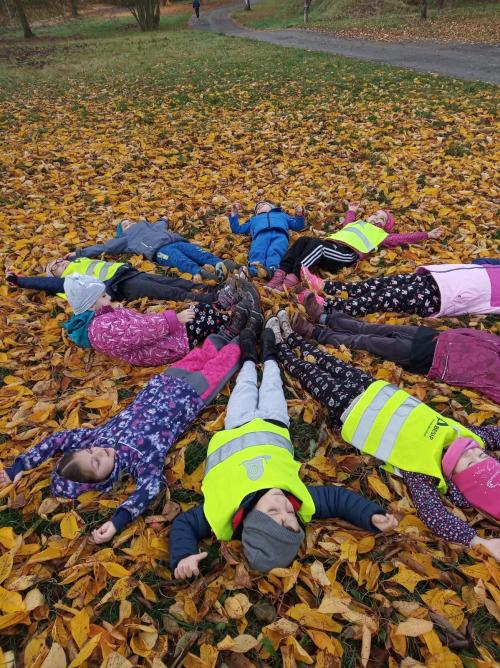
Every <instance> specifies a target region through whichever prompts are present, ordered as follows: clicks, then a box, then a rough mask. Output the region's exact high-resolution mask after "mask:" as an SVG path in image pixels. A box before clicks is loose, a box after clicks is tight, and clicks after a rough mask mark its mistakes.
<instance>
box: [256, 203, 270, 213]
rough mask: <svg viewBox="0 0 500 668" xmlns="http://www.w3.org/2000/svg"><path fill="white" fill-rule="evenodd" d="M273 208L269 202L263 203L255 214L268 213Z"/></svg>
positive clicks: (258, 206)
mask: <svg viewBox="0 0 500 668" xmlns="http://www.w3.org/2000/svg"><path fill="white" fill-rule="evenodd" d="M272 208H273V207H272V206H271V205H270V204H269V202H261V203H260V204H258V205H257V208H256V209H255V213H268V211H271V209H272Z"/></svg>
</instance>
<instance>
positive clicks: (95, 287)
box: [64, 274, 106, 315]
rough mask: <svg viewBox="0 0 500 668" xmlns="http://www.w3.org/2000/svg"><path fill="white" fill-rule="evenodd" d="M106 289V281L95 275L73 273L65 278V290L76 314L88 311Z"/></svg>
mask: <svg viewBox="0 0 500 668" xmlns="http://www.w3.org/2000/svg"><path fill="white" fill-rule="evenodd" d="M105 291H106V286H105V285H104V283H103V282H102V281H98V280H97V278H94V277H93V276H85V275H82V274H71V275H70V276H66V278H65V279H64V292H65V293H66V297H67V298H68V301H69V303H70V304H71V308H72V309H73V311H74V313H75V315H80V313H83V312H84V311H88V309H90V308H91V307H92V306H94V304H95V303H96V301H97V300H98V299H99V297H100V296H101V295H102V294H103V292H105Z"/></svg>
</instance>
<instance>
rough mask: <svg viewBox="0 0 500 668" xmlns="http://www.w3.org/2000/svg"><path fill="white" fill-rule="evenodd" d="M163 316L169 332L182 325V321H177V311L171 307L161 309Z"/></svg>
mask: <svg viewBox="0 0 500 668" xmlns="http://www.w3.org/2000/svg"><path fill="white" fill-rule="evenodd" d="M163 317H164V318H165V320H166V321H167V325H168V328H169V330H170V331H171V332H175V330H176V329H179V328H180V327H182V322H179V319H178V318H177V313H176V312H175V311H173V310H172V309H169V310H168V311H163Z"/></svg>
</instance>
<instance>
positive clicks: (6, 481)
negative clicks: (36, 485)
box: [0, 470, 23, 488]
mask: <svg viewBox="0 0 500 668" xmlns="http://www.w3.org/2000/svg"><path fill="white" fill-rule="evenodd" d="M22 475H23V471H21V472H20V473H18V474H17V475H16V477H15V478H14V480H11V479H10V478H9V476H8V475H7V471H4V470H2V471H0V488H2V487H7V485H11V484H12V483H14V484H16V482H17V481H18V480H19V478H20V477H21V476H22Z"/></svg>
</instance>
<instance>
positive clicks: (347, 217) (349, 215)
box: [342, 209, 358, 227]
mask: <svg viewBox="0 0 500 668" xmlns="http://www.w3.org/2000/svg"><path fill="white" fill-rule="evenodd" d="M355 220H358V214H357V213H356V211H351V209H348V210H347V211H346V212H345V213H344V222H343V224H342V227H345V226H346V225H349V223H354V221H355Z"/></svg>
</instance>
